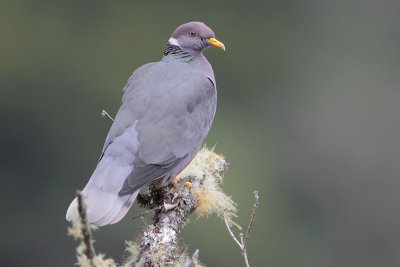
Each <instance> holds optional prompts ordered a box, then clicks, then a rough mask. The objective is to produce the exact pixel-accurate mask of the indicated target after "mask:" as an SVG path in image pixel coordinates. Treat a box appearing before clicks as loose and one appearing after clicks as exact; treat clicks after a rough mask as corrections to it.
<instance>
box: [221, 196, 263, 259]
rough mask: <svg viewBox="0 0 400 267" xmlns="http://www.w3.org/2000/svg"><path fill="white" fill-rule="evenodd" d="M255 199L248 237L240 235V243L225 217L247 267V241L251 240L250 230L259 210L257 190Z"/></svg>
mask: <svg viewBox="0 0 400 267" xmlns="http://www.w3.org/2000/svg"><path fill="white" fill-rule="evenodd" d="M254 198H255V203H254V206H253V212H252V214H251V218H250V223H249V226H248V227H247V231H246V236H243V233H240V234H239V238H240V241H239V240H238V239H237V238H236V237H235V235H234V234H233V232H232V230H231V228H230V227H229V223H228V221H227V219H226V217H224V221H225V225H226V228H227V229H228V232H229V234H230V235H231V237H232V238H233V240H234V241H235V242H236V244H238V246H239V247H240V249H241V250H242V254H243V257H244V261H245V264H246V267H250V264H249V260H248V258H247V240H248V239H249V234H250V230H251V227H252V226H253V222H254V219H255V217H256V211H257V208H258V191H257V190H256V191H254Z"/></svg>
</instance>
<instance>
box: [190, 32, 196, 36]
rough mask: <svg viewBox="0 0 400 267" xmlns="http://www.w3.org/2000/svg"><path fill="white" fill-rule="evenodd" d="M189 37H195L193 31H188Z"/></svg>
mask: <svg viewBox="0 0 400 267" xmlns="http://www.w3.org/2000/svg"><path fill="white" fill-rule="evenodd" d="M189 36H190V37H196V36H197V34H196V33H195V32H194V31H190V32H189Z"/></svg>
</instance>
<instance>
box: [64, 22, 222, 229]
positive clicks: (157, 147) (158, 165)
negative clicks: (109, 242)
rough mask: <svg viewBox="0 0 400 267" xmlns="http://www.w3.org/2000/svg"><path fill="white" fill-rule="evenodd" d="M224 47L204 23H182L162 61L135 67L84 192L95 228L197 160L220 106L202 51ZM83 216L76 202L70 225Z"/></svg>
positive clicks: (114, 218) (119, 216)
mask: <svg viewBox="0 0 400 267" xmlns="http://www.w3.org/2000/svg"><path fill="white" fill-rule="evenodd" d="M210 46H215V47H219V48H221V49H223V50H225V46H224V45H223V44H222V43H221V42H219V41H218V40H216V39H215V36H214V32H213V31H212V30H211V29H210V28H209V27H207V26H206V25H205V24H204V23H202V22H190V23H186V24H183V25H181V26H179V27H178V28H177V29H176V30H175V31H174V33H173V34H172V36H171V38H170V39H169V41H168V43H167V46H166V48H165V50H164V56H163V58H162V60H161V61H160V62H153V63H149V64H146V65H143V66H142V67H140V68H138V69H136V70H135V71H134V72H133V74H132V76H131V77H130V78H129V80H128V83H127V84H126V85H125V87H124V89H123V92H124V95H123V97H122V105H121V107H120V109H119V111H118V113H117V115H116V117H115V121H114V123H113V124H112V126H111V129H110V131H109V133H108V135H107V139H106V141H105V143H104V147H103V151H102V155H101V157H100V160H99V162H98V164H97V167H96V169H95V171H94V173H93V174H92V177H91V178H90V180H89V182H88V183H87V185H86V186H85V188H84V189H83V191H82V193H83V195H84V196H85V198H86V204H87V216H88V221H89V223H91V224H94V225H98V226H102V225H107V224H113V223H116V222H118V221H120V220H121V219H122V218H123V217H124V216H125V214H126V213H127V212H128V210H129V208H130V207H131V205H132V203H133V202H134V200H135V199H136V196H137V194H138V193H139V190H140V188H142V187H144V186H146V185H148V184H150V183H151V182H153V181H155V180H158V179H162V180H161V181H162V184H163V185H165V184H167V183H169V182H171V181H172V180H173V179H174V178H175V177H176V176H177V175H178V174H179V173H180V172H181V171H182V170H183V169H184V168H185V167H186V166H187V165H188V164H189V162H190V161H191V160H192V159H193V158H194V156H195V155H196V153H197V152H198V150H199V149H200V147H201V145H202V143H203V140H204V139H205V137H206V136H207V134H208V131H209V130H210V127H211V124H212V122H213V119H214V115H215V110H216V105H217V89H216V86H215V85H216V83H215V77H214V72H213V70H212V67H211V65H210V63H209V62H208V61H207V59H206V58H205V57H204V56H203V54H202V51H203V49H205V48H207V47H210ZM77 216H78V213H77V199H74V201H72V203H71V204H70V206H69V208H68V211H67V216H66V218H67V220H68V221H70V220H72V219H75V218H76V217H77Z"/></svg>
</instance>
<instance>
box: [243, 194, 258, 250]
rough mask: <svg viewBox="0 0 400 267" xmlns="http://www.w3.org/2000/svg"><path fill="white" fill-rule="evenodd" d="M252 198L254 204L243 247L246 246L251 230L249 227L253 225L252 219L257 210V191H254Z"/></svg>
mask: <svg viewBox="0 0 400 267" xmlns="http://www.w3.org/2000/svg"><path fill="white" fill-rule="evenodd" d="M254 198H255V200H256V202H255V203H254V206H253V213H252V214H251V219H250V223H249V227H247V232H246V236H245V239H244V246H245V247H246V245H247V240H248V239H249V234H250V230H251V227H252V225H253V222H254V218H255V217H256V211H257V208H258V191H257V190H255V191H254Z"/></svg>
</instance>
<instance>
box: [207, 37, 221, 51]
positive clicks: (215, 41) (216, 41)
mask: <svg viewBox="0 0 400 267" xmlns="http://www.w3.org/2000/svg"><path fill="white" fill-rule="evenodd" d="M208 41H209V42H210V44H211V45H212V46H215V47H218V48H221V49H222V50H224V51H225V45H224V44H223V43H221V42H220V41H218V40H217V39H215V38H209V39H208Z"/></svg>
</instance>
